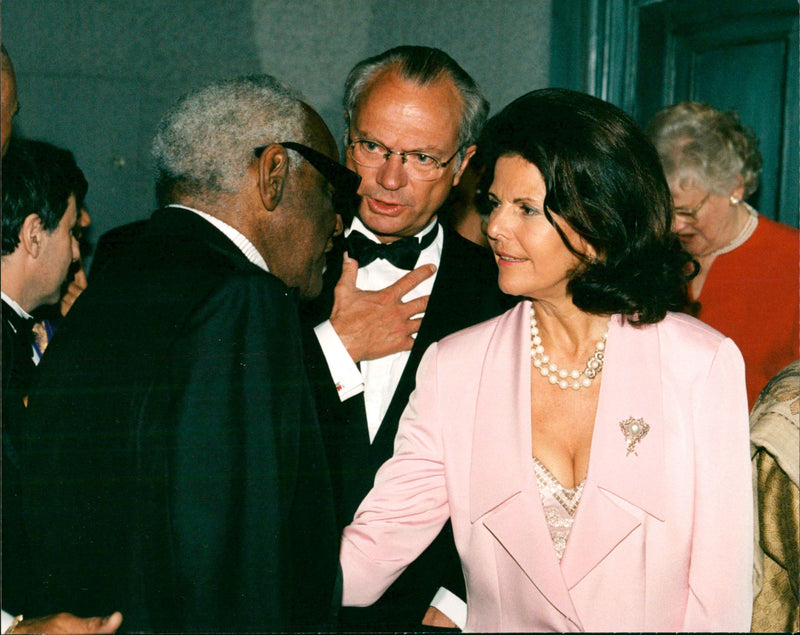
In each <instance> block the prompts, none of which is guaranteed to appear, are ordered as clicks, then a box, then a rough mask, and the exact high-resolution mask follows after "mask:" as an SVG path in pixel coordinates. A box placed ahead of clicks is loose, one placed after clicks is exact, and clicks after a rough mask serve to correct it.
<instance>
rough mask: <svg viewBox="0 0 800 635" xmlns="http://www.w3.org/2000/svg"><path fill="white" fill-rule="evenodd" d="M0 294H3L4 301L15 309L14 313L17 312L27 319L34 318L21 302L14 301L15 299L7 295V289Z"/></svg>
mask: <svg viewBox="0 0 800 635" xmlns="http://www.w3.org/2000/svg"><path fill="white" fill-rule="evenodd" d="M0 296H2V298H3V302H5V303H6V304H7V305H8V306H10V307H11V308H12V309H14V313H16V314H17V315H18V316H20V317H21V318H24V319H26V320H31V319H33V316H32V315H31V314H30V313H28V312H27V311H25V309H23V308H22V307H21V306H20V305H19V304H17V303H16V302H14V300H12V299H11V298H9V297H8V295H6V292H5V291H0Z"/></svg>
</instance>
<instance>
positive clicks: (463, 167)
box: [453, 144, 478, 185]
mask: <svg viewBox="0 0 800 635" xmlns="http://www.w3.org/2000/svg"><path fill="white" fill-rule="evenodd" d="M477 149H478V146H476V145H475V144H473V145H471V146H468V147H467V149H466V150H465V151H464V158H463V159H461V165H460V166H458V172H456V173H455V175H454V176H453V185H458V182H459V181H460V180H461V175H462V174H464V170H466V169H467V164H468V163H469V160H470V159H471V158H472V155H473V154H475V150H477Z"/></svg>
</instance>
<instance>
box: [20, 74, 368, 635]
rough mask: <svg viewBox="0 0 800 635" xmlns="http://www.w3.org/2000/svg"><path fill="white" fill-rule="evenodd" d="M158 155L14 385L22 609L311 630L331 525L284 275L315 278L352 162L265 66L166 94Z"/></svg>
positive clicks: (163, 628)
mask: <svg viewBox="0 0 800 635" xmlns="http://www.w3.org/2000/svg"><path fill="white" fill-rule="evenodd" d="M153 154H154V156H155V159H156V165H157V167H158V170H159V179H158V185H157V192H158V197H159V200H160V202H161V203H162V204H163V205H164V207H163V208H162V209H160V210H158V211H156V212H155V213H154V214H153V216H152V217H151V218H150V219H149V220H148V221H147V222H146V224H145V225H144V226H143V227H141V228H140V229H137V235H136V237H135V238H134V239H133V240H132V242H131V243H130V244H129V245H127V246H122V245H121V246H120V247H119V249H120V252H119V253H117V254H115V257H116V260H115V261H114V262H113V263H110V264H109V265H108V266H107V267H106V268H105V269H104V270H103V273H102V275H101V276H100V277H98V278H96V279H95V280H93V283H92V284H91V285H90V286H89V288H88V289H87V291H86V292H84V294H83V295H81V297H80V298H79V300H78V301H77V302H76V303H75V305H74V306H73V308H72V310H71V311H70V312H69V314H68V315H67V317H66V318H65V320H64V322H63V324H62V325H61V327H60V329H59V331H58V334H57V336H56V337H55V338H54V339H53V341H52V342H51V343H50V345H49V347H48V349H47V355H46V356H45V359H44V361H43V362H42V364H41V366H40V370H41V375H40V378H41V383H40V384H39V387H38V389H35V390H33V391H32V393H31V395H30V398H29V414H30V427H29V436H30V442H29V444H28V446H27V448H26V452H25V459H26V463H25V465H26V469H27V468H29V469H30V474H31V478H29V479H27V481H26V483H25V486H24V488H23V493H24V496H25V501H24V502H25V507H26V510H28V515H27V518H26V520H27V521H29V522H28V527H29V529H30V530H31V532H32V535H31V543H32V544H33V545H35V549H34V551H35V554H34V558H35V566H34V567H33V571H35V572H37V576H38V577H37V578H36V579H34V580H33V588H34V589H36V591H37V593H36V595H35V600H36V601H37V602H38V605H34V606H31V607H26V609H27V610H29V611H31V612H33V614H45V613H46V612H48V611H50V610H53V609H58V610H69V611H71V612H74V613H78V614H87V615H99V614H104V613H105V612H106V611H110V610H119V611H120V612H121V613H122V614H123V616H124V620H125V621H124V624H125V627H126V629H128V630H130V631H131V632H178V633H185V632H265V631H293V630H301V631H317V630H325V629H327V628H328V627H329V619H331V618H332V616H333V612H334V611H335V609H336V608H338V602H339V601H340V597H341V591H340V590H339V592H338V593H337V592H336V589H337V588H339V587H337V584H336V578H337V555H338V534H337V531H336V525H335V516H334V508H333V500H332V491H331V484H330V476H329V473H328V467H327V463H326V459H325V455H324V448H323V445H322V439H321V434H320V430H319V425H318V423H317V419H316V415H315V412H314V403H313V397H312V394H311V390H310V386H309V383H308V379H307V377H306V372H305V368H304V358H303V354H302V343H301V336H300V322H299V316H298V311H297V300H296V296H297V295H298V294H300V295H303V296H313V295H315V294H317V293H319V291H320V290H321V288H322V272H323V267H324V263H325V251H326V250H328V249H329V248H330V247H331V244H332V238H333V236H334V234H336V233H338V232H340V231H341V220H340V219H339V218H338V217H337V214H336V211H335V205H336V202H337V198H338V197H340V196H343V195H344V196H346V195H350V196H352V195H353V194H354V193H355V191H356V189H357V187H358V181H359V178H358V176H357V175H356V174H354V173H353V172H351V171H349V170H348V169H346V168H345V167H344V166H342V165H341V164H339V162H338V153H337V150H336V144H335V142H334V140H333V138H332V136H331V134H330V132H329V131H328V129H327V128H326V126H325V124H324V123H323V122H322V120H321V119H320V118H319V116H318V115H317V114H316V113H315V112H313V111H312V110H311V109H310V108H309V107H308V106H306V105H305V104H304V103H303V102H302V101H300V99H299V98H298V96H297V95H295V94H294V93H293V92H292V91H290V90H289V89H287V88H285V87H284V86H282V85H281V84H280V83H278V82H277V80H275V79H274V78H271V77H269V76H260V77H246V78H240V79H236V80H229V81H221V82H217V83H215V84H213V85H211V86H208V87H206V88H204V89H201V90H199V91H196V92H194V93H190V94H189V95H188V96H186V97H184V98H182V99H181V100H180V101H179V102H178V103H177V104H176V105H175V106H174V107H173V108H172V109H171V110H170V111H169V112H168V113H167V115H166V116H165V118H164V119H163V120H162V123H161V125H160V126H159V130H158V134H157V135H156V138H155V141H154V144H153ZM38 572H42V573H41V575H39V574H38ZM112 607H113V608H112Z"/></svg>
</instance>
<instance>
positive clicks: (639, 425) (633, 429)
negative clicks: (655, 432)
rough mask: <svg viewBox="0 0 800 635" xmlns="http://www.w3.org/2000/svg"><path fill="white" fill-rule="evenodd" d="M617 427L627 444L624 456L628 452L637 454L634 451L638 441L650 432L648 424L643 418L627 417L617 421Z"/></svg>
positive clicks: (628, 453)
mask: <svg viewBox="0 0 800 635" xmlns="http://www.w3.org/2000/svg"><path fill="white" fill-rule="evenodd" d="M619 429H620V430H621V431H622V434H623V436H624V437H625V441H626V443H627V446H628V452H627V454H626V455H625V456H628V455H630V454H635V455H636V456H639V454H638V452H636V446H637V445H638V444H639V441H641V440H642V439H644V438H645V437H646V436H647V433H648V432H650V424H648V423H647V422H646V421H645V420H644V419H634V418H633V417H628V418H627V419H625V420H624V421H620V422H619Z"/></svg>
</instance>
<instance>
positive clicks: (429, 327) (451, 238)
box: [305, 226, 515, 630]
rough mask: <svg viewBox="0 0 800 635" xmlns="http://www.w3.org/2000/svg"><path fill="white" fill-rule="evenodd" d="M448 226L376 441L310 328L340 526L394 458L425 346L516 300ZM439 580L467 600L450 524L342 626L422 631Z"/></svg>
mask: <svg viewBox="0 0 800 635" xmlns="http://www.w3.org/2000/svg"><path fill="white" fill-rule="evenodd" d="M443 227H444V226H443ZM444 232H445V234H444V242H443V247H442V256H441V260H440V262H439V265H438V269H437V274H436V279H435V281H434V284H433V289H432V291H431V294H430V300H429V302H428V306H427V309H426V311H425V315H424V317H423V319H422V324H421V326H420V329H419V332H418V333H417V338H416V341H415V343H414V346H413V348H412V349H411V353H410V356H409V358H408V362H407V363H406V366H405V369H404V370H403V373H402V375H401V378H400V382H399V384H398V386H397V389H396V390H395V393H394V395H393V397H392V400H391V403H390V405H389V408H388V410H387V412H386V414H385V416H384V418H383V420H382V422H381V425H380V428H379V430H378V432H377V434H376V436H375V439H374V440H373V442H372V443H371V444H370V441H369V433H368V429H367V417H366V410H365V406H364V395H363V393H362V394H359V395H356V396H354V397H351V398H350V399H348V400H346V401H345V402H341V401H340V400H339V396H338V395H337V393H336V390H335V387H334V382H333V379H332V378H331V375H330V372H329V369H328V366H327V363H326V361H325V358H324V357H323V355H322V351H321V349H320V347H319V342H318V341H317V339H316V337H314V335H313V332H311V331H310V329H307V331H306V336H307V337H308V340H309V341H308V344H307V347H306V348H307V350H308V364H309V370H310V374H311V377H312V382H313V383H314V387H315V392H316V396H317V408H318V413H319V417H320V423H321V425H322V430H323V435H324V440H325V445H326V450H327V451H328V459H329V462H330V465H331V474H332V479H333V487H334V495H335V498H336V505H337V520H338V523H339V527H340V528H343V527H344V526H345V525H347V524H348V523H349V522H350V521H351V520H352V518H353V515H354V513H355V511H356V509H357V507H358V505H359V504H360V503H361V500H362V499H363V498H364V496H365V495H366V494H367V492H369V490H370V488H371V487H372V484H373V481H374V479H375V473H376V472H377V471H378V468H379V467H380V466H381V465H382V464H383V462H384V461H386V460H387V459H389V457H391V456H392V451H393V448H394V441H395V435H396V433H397V424H398V422H399V420H400V415H401V414H402V412H403V410H404V409H405V407H406V405H407V403H408V397H409V395H410V394H411V392H412V391H413V390H414V386H415V375H416V372H417V367H418V365H419V362H420V359H421V358H422V355H423V353H424V352H425V349H426V348H427V347H428V346H429V345H430V344H431V343H432V342H435V341H437V340H439V339H441V338H442V337H444V336H446V335H448V334H450V333H453V332H454V331H457V330H459V329H462V328H465V327H467V326H471V325H473V324H476V323H478V322H481V321H483V320H487V319H489V318H491V317H494V316H496V315H498V314H500V313H502V312H503V311H504V310H505V309H507V308H508V307H509V306H511V305H512V304H513V303H514V302H515V299H514V298H511V297H510V296H506V295H504V294H503V293H501V292H500V290H499V287H498V285H497V266H496V264H495V262H494V258H493V257H492V255H491V252H489V251H488V250H486V249H483V248H481V247H479V246H477V245H475V244H473V243H471V242H469V241H468V240H466V239H464V238H462V237H461V236H460V235H458V234H457V233H456V232H454V231H453V230H451V229H449V228H444ZM343 248H344V247H343V240H340V241H338V242H337V244H336V246H335V248H334V249H333V250H332V251H331V253H330V254H329V258H328V265H329V266H328V269H327V271H326V278H325V286H324V290H323V292H322V294H321V295H320V297H319V298H318V299H317V300H316V301H315V302H314V303H312V304H311V305H308V306H306V307H305V319H306V321H307V323H308V326H314V325H316V324H318V323H319V322H321V321H323V320H325V319H327V318H328V317H329V316H330V313H331V308H332V306H333V288H334V287H335V285H336V282H337V281H338V279H339V276H340V275H341V266H342V251H343ZM440 586H444V587H446V588H448V589H449V590H450V591H452V592H454V593H456V594H457V595H459V596H460V597H461V598H462V599H463V598H464V580H463V575H462V573H461V569H460V565H459V563H458V554H457V553H456V551H455V547H454V544H453V538H452V531H451V529H450V527H449V525H447V526H445V527H444V528H443V530H442V532H441V535H440V536H439V537H438V538H437V539H436V540H434V541H433V544H432V545H431V546H430V548H429V549H427V550H426V551H425V553H424V554H422V555H421V556H420V558H419V559H418V561H417V562H415V563H414V564H413V565H412V566H411V567H409V569H408V570H407V571H406V572H405V573H404V575H403V576H402V577H401V578H400V579H399V580H398V581H397V582H396V583H395V584H394V585H393V586H392V588H391V589H389V590H388V591H387V593H386V594H384V596H383V597H382V598H381V599H380V601H379V602H377V603H376V604H375V605H374V606H372V607H369V608H368V609H343V610H342V612H341V613H340V618H341V622H342V625H343V628H345V629H352V630H356V629H359V628H364V629H367V630H413V629H418V628H419V626H420V622H421V620H422V617H423V616H424V614H425V611H426V610H427V607H428V606H429V604H430V601H431V600H432V599H433V595H434V594H435V593H436V591H437V589H438V588H439V587H440Z"/></svg>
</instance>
